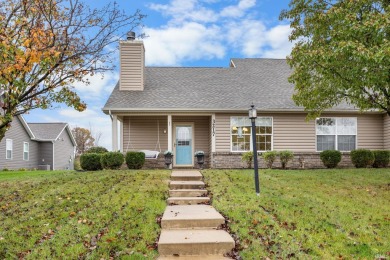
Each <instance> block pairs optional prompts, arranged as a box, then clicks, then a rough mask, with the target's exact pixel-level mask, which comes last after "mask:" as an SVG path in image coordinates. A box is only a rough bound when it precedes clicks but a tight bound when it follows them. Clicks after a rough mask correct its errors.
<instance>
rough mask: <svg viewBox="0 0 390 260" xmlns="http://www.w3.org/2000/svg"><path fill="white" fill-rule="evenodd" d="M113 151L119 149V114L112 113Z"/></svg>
mask: <svg viewBox="0 0 390 260" xmlns="http://www.w3.org/2000/svg"><path fill="white" fill-rule="evenodd" d="M112 151H113V152H116V151H118V116H117V115H112Z"/></svg>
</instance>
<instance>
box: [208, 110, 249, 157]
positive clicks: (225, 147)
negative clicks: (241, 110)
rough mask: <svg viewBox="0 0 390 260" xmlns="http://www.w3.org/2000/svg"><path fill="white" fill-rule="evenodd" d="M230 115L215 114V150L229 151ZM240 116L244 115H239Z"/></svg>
mask: <svg viewBox="0 0 390 260" xmlns="http://www.w3.org/2000/svg"><path fill="white" fill-rule="evenodd" d="M236 115H237V114H236ZM231 116H233V115H232V114H215V151H216V152H230V147H231V145H230V142H231V141H230V117H231ZM237 116H240V115H237ZM241 116H245V115H241Z"/></svg>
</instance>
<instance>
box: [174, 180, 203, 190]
mask: <svg viewBox="0 0 390 260" xmlns="http://www.w3.org/2000/svg"><path fill="white" fill-rule="evenodd" d="M204 187H205V184H204V182H203V181H171V182H170V183H169V188H170V189H172V190H178V189H204Z"/></svg>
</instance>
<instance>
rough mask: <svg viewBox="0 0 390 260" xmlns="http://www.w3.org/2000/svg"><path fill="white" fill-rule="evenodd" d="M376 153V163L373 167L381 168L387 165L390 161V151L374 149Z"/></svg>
mask: <svg viewBox="0 0 390 260" xmlns="http://www.w3.org/2000/svg"><path fill="white" fill-rule="evenodd" d="M372 152H373V153H374V157H375V160H374V164H373V165H372V167H374V168H380V167H387V165H389V162H390V151H385V150H384V151H372Z"/></svg>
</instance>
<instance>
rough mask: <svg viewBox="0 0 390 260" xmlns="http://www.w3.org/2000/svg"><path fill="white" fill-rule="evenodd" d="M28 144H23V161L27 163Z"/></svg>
mask: <svg viewBox="0 0 390 260" xmlns="http://www.w3.org/2000/svg"><path fill="white" fill-rule="evenodd" d="M29 151H30V144H29V143H27V142H24V143H23V160H24V161H28V159H29Z"/></svg>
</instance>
